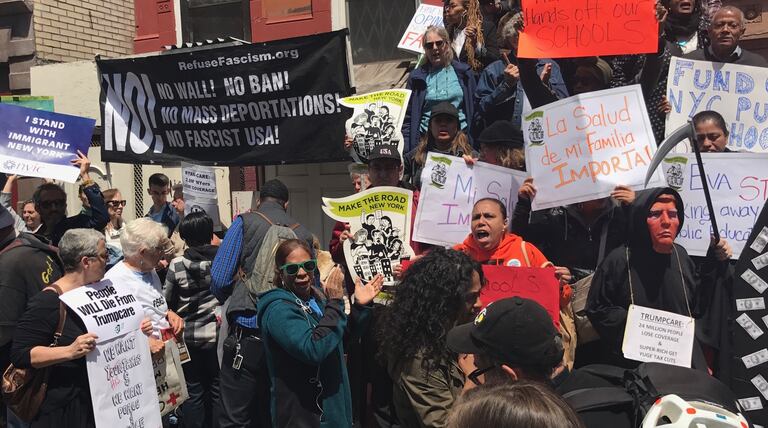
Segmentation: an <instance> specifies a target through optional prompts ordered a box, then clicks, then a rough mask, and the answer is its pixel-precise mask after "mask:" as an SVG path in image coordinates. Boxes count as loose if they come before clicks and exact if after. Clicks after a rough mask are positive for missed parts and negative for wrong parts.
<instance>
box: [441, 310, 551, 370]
mask: <svg viewBox="0 0 768 428" xmlns="http://www.w3.org/2000/svg"><path fill="white" fill-rule="evenodd" d="M447 342H448V349H450V350H451V351H453V352H455V353H457V354H485V355H489V356H491V357H493V358H495V359H496V360H499V361H500V362H502V363H505V364H519V365H522V366H531V365H542V364H543V365H546V366H551V367H555V366H557V365H558V364H559V363H560V362H561V361H562V359H563V345H562V339H561V337H560V333H559V332H558V331H557V329H556V328H555V325H554V323H553V322H552V317H550V316H549V313H547V311H546V310H545V309H544V308H543V307H542V306H541V305H539V304H538V303H536V302H534V301H533V300H530V299H524V298H521V297H510V298H506V299H501V300H497V301H496V302H493V303H491V304H490V305H488V306H486V307H485V308H484V309H483V310H482V311H480V313H479V314H478V315H477V317H475V321H474V322H471V323H467V324H462V325H460V326H456V327H454V328H452V329H451V330H450V331H449V332H448V337H447Z"/></svg>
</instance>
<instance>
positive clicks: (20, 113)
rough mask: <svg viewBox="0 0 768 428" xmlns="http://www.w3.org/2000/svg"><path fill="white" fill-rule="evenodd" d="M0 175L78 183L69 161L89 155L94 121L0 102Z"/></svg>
mask: <svg viewBox="0 0 768 428" xmlns="http://www.w3.org/2000/svg"><path fill="white" fill-rule="evenodd" d="M0 117H1V118H2V121H0V135H2V137H0V172H5V173H8V174H19V175H23V176H27V177H41V178H52V179H56V180H63V181H66V182H68V183H74V182H75V181H77V177H78V176H79V175H80V168H78V167H76V166H73V165H72V164H71V163H70V161H71V160H72V159H76V158H77V151H78V150H80V151H81V152H83V153H85V154H86V155H87V154H88V148H89V147H90V145H91V135H92V134H93V126H94V125H95V124H96V121H95V120H94V119H88V118H84V117H79V116H70V115H68V114H60V113H53V112H49V111H44V110H35V109H31V108H26V107H19V106H15V105H10V104H2V103H0Z"/></svg>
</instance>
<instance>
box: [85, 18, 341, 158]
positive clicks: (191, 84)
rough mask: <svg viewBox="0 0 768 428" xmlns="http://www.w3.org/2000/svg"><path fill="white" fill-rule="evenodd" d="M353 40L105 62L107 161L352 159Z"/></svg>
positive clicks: (327, 36) (334, 36)
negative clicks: (344, 102)
mask: <svg viewBox="0 0 768 428" xmlns="http://www.w3.org/2000/svg"><path fill="white" fill-rule="evenodd" d="M345 36H346V32H345V31H335V32H331V33H324V34H317V35H313V36H307V37H298V38H293V39H287V40H280V41H275V42H269V43H258V44H256V43H254V44H250V45H242V46H228V47H222V48H211V49H207V50H198V51H195V52H173V51H171V52H168V53H163V54H159V55H155V56H148V57H137V58H129V59H97V65H98V69H99V80H100V83H101V113H102V124H103V126H104V133H103V137H102V146H101V157H102V159H103V160H104V161H110V162H125V163H170V162H179V161H189V162H193V163H196V164H205V165H275V164H287V163H309V162H326V161H338V160H345V159H348V158H349V154H348V153H347V152H346V151H345V150H344V146H343V144H342V142H343V139H344V122H345V121H346V119H347V117H346V116H347V114H345V112H343V110H342V108H341V107H340V105H339V104H338V99H339V98H342V97H345V96H348V95H350V94H351V93H352V88H351V86H350V83H349V71H348V67H347V52H346V37H345Z"/></svg>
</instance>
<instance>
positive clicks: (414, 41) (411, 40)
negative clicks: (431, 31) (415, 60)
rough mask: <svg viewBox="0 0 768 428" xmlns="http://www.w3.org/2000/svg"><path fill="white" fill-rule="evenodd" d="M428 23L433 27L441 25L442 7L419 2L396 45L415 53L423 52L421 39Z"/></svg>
mask: <svg viewBox="0 0 768 428" xmlns="http://www.w3.org/2000/svg"><path fill="white" fill-rule="evenodd" d="M430 25H433V26H435V27H442V26H443V8H442V7H440V6H435V5H430V4H420V5H419V8H418V9H416V13H415V14H413V18H411V22H410V23H409V24H408V28H406V29H405V33H403V37H401V38H400V42H399V43H398V44H397V47H398V48H400V49H403V50H406V51H410V52H414V53H417V54H423V53H424V48H423V47H422V46H421V44H422V39H423V38H424V32H425V31H427V27H429V26H430Z"/></svg>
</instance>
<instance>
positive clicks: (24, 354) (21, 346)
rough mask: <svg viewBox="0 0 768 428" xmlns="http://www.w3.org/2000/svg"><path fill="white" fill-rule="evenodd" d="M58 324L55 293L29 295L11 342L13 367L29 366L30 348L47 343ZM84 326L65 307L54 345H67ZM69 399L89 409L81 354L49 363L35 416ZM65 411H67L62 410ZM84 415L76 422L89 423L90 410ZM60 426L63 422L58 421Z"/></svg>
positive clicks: (60, 407) (48, 411)
mask: <svg viewBox="0 0 768 428" xmlns="http://www.w3.org/2000/svg"><path fill="white" fill-rule="evenodd" d="M58 324H59V296H58V294H56V292H55V291H53V290H45V291H43V292H40V293H37V295H35V297H33V298H32V299H30V301H29V306H28V307H27V310H26V312H24V314H23V315H22V316H21V318H20V319H19V324H18V326H17V327H16V332H15V333H14V336H13V345H12V346H11V362H12V363H13V364H14V366H16V367H20V368H29V367H31V362H30V352H31V350H32V348H34V347H36V346H49V345H50V344H51V342H52V341H53V334H54V333H55V332H56V327H57V325H58ZM85 333H86V329H85V326H84V325H83V322H82V321H81V320H80V318H79V317H78V316H77V315H76V314H75V313H74V312H72V310H71V309H69V308H67V317H66V321H65V322H64V329H63V331H62V334H61V338H59V341H58V346H68V345H71V344H72V343H73V342H74V341H75V339H77V337H78V336H80V335H82V334H85ZM71 402H78V404H86V403H87V406H86V405H82V406H78V408H83V407H85V408H86V409H90V408H91V407H92V406H91V393H90V389H89V386H88V371H87V369H86V365H85V357H83V358H78V359H76V360H72V361H66V362H62V363H58V364H55V365H53V366H50V373H49V378H48V390H47V392H46V394H45V399H44V400H43V403H42V405H41V406H40V415H39V416H38V417H39V418H45V415H46V414H47V413H54V412H57V411H60V410H61V409H62V408H66V407H67V406H69V405H70V403H71ZM63 413H64V414H66V413H67V412H66V411H65V412H63ZM80 416H81V417H83V418H85V419H84V420H82V421H80V422H82V424H81V425H80V426H89V425H92V424H93V422H92V421H93V414H92V412H91V414H90V415H87V414H86V415H83V414H80ZM62 426H64V425H62Z"/></svg>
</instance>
